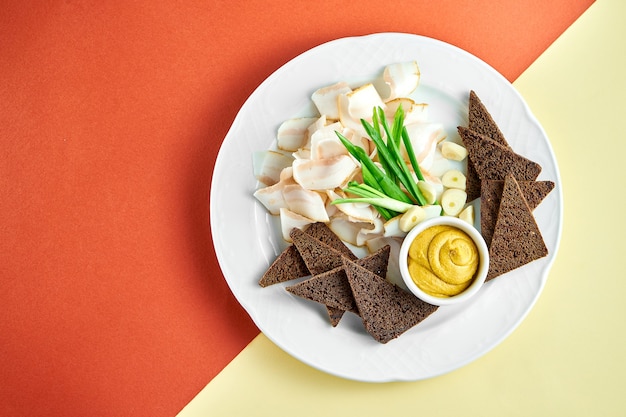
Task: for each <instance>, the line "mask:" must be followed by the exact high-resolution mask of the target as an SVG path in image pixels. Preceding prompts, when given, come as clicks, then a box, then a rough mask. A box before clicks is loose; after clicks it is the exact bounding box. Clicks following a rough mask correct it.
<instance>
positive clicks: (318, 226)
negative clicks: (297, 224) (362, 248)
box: [305, 222, 357, 327]
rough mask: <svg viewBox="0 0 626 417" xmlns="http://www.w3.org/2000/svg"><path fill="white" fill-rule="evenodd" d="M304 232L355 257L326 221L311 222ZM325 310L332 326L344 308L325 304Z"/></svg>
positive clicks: (335, 324)
mask: <svg viewBox="0 0 626 417" xmlns="http://www.w3.org/2000/svg"><path fill="white" fill-rule="evenodd" d="M305 232H306V233H308V234H309V235H311V236H313V237H314V238H316V239H317V240H319V241H321V242H323V243H325V244H327V245H328V246H330V247H331V248H333V249H336V250H337V251H339V252H341V253H342V254H343V255H344V256H347V257H348V258H349V259H357V257H356V255H355V254H354V252H352V251H351V250H350V248H348V247H347V246H346V245H345V243H343V241H342V240H341V239H339V237H338V236H337V235H336V234H335V233H334V232H333V231H332V230H330V228H329V227H328V225H327V224H326V223H322V222H316V223H313V224H311V225H310V226H309V227H307V228H306V230H305ZM326 310H327V311H328V319H329V320H330V323H331V324H332V325H333V327H335V326H337V325H338V324H339V321H340V320H341V318H342V317H343V313H344V310H340V309H337V308H335V307H330V306H326Z"/></svg>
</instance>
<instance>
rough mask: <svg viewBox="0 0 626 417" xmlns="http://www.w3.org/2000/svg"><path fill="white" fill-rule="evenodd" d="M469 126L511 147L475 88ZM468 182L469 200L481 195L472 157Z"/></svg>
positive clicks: (470, 102)
mask: <svg viewBox="0 0 626 417" xmlns="http://www.w3.org/2000/svg"><path fill="white" fill-rule="evenodd" d="M468 119H469V120H468V122H469V123H468V128H469V130H471V131H473V132H476V133H478V134H480V135H484V136H487V137H488V138H489V139H492V140H494V141H496V142H498V143H500V144H501V145H504V146H506V147H509V148H510V146H509V143H508V142H507V140H506V139H505V137H504V135H503V134H502V131H501V130H500V127H499V126H498V124H497V123H496V122H495V120H493V117H492V116H491V113H489V111H488V110H487V108H486V107H485V105H484V104H483V102H482V101H481V100H480V98H478V95H477V94H476V92H474V90H471V91H470V95H469V112H468ZM466 178H467V183H466V187H465V191H466V192H467V201H472V200H474V199H476V198H478V197H480V178H479V177H478V173H477V172H476V168H474V164H473V163H472V160H471V159H469V158H468V159H467V173H466Z"/></svg>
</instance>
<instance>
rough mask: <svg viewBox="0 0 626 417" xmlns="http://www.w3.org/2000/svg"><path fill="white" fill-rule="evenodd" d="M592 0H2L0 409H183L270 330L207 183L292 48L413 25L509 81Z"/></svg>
mask: <svg viewBox="0 0 626 417" xmlns="http://www.w3.org/2000/svg"><path fill="white" fill-rule="evenodd" d="M591 3H592V1H590V0H576V1H574V0H558V1H539V0H537V1H535V0H524V1H502V2H493V1H487V0H482V1H474V2H464V1H453V0H446V1H439V2H423V1H416V2H402V3H389V2H380V1H370V0H365V1H361V2H358V3H356V2H329V1H322V2H315V3H309V4H306V5H304V3H298V4H297V5H296V4H294V3H293V2H284V1H274V2H261V1H257V0H251V1H245V2H244V1H231V2H222V1H213V2H207V1H184V2H176V3H175V2H161V1H157V2H147V1H134V2H123V1H111V2H76V1H41V2H36V3H35V2H33V3H30V4H27V3H25V2H18V1H4V2H2V5H0V103H1V104H0V109H1V111H0V141H1V147H0V193H1V196H2V198H1V200H0V231H1V233H2V238H1V239H0V305H1V306H2V308H1V313H0V314H1V315H0V415H2V416H13V415H16V416H17V415H19V416H25V415H29V416H30V415H33V416H34V415H39V416H44V415H45V416H73V415H90V416H121V415H132V416H144V415H145V416H172V415H175V414H176V413H177V412H178V411H179V410H181V409H182V408H183V407H184V406H185V404H187V403H188V402H189V401H190V400H191V399H192V398H193V397H194V395H195V394H196V393H197V392H198V391H199V390H200V389H202V387H204V386H205V385H206V384H207V382H209V381H210V380H211V379H212V378H213V377H214V376H215V375H216V374H217V373H219V372H220V371H221V370H222V369H223V368H224V366H225V365H227V364H228V363H229V362H230V361H231V360H232V359H233V358H234V356H235V355H237V353H239V352H240V351H241V349H243V348H244V347H245V346H246V345H247V343H249V341H250V340H252V338H253V337H254V336H256V335H257V334H258V329H257V328H256V327H255V326H254V324H253V323H252V321H251V320H250V318H249V317H248V316H247V314H246V313H245V311H243V309H242V308H241V307H240V306H239V305H238V303H237V302H236V300H235V299H234V297H233V296H232V294H231V292H230V290H229V288H228V286H227V284H226V282H225V280H224V278H223V276H222V274H221V272H220V269H219V266H218V264H217V260H216V256H215V253H214V251H213V247H212V242H211V234H210V228H209V212H208V211H209V210H208V207H209V202H208V195H209V186H210V181H211V177H212V168H213V165H214V162H215V159H216V156H217V153H218V150H219V147H220V144H221V141H222V140H223V138H224V136H225V134H226V132H227V130H228V128H229V126H230V123H231V122H232V121H233V119H234V118H235V115H236V114H237V111H238V109H239V107H240V106H241V105H242V104H243V102H244V101H245V100H246V98H247V97H248V96H249V95H250V94H251V93H252V91H253V90H254V89H255V88H256V86H258V85H259V84H260V83H261V82H262V81H263V80H264V79H265V78H266V77H267V76H268V75H270V74H271V73H272V72H273V71H274V70H276V69H278V68H279V67H280V66H281V65H282V64H284V63H285V62H287V61H288V60H290V59H291V58H293V57H295V56H297V55H298V54H300V53H302V52H304V51H306V50H307V49H309V48H311V47H314V46H316V45H319V44H321V43H323V42H326V41H329V40H333V39H336V38H340V37H346V36H356V35H364V34H369V33H375V32H408V33H415V34H420V35H425V36H430V37H433V38H436V39H440V40H443V41H446V42H449V43H451V44H454V45H456V46H458V47H461V48H463V49H465V50H467V51H469V52H471V53H473V54H475V55H477V56H478V57H480V58H482V59H483V60H484V61H486V62H487V63H489V64H490V65H492V66H493V67H495V68H496V69H497V70H498V71H500V72H501V73H502V74H503V75H504V76H505V77H506V78H508V79H509V80H510V81H514V80H515V79H516V78H517V77H518V76H519V75H520V74H521V73H522V72H523V71H524V70H525V69H526V68H527V67H528V66H529V65H530V64H531V63H532V62H533V61H534V60H535V59H536V58H537V57H538V56H539V55H540V54H541V53H542V52H543V51H544V50H545V49H546V48H547V47H548V46H549V45H550V44H551V43H552V42H553V41H554V40H555V39H556V38H557V37H558V36H559V35H560V34H561V33H562V32H563V31H564V30H565V29H566V28H567V27H568V26H569V25H571V24H572V22H573V21H575V20H576V19H577V18H578V17H579V16H580V15H581V14H582V13H583V12H584V11H585V10H586V9H587V8H588V7H589V6H590V5H591ZM242 157H243V158H248V157H249V156H246V155H242Z"/></svg>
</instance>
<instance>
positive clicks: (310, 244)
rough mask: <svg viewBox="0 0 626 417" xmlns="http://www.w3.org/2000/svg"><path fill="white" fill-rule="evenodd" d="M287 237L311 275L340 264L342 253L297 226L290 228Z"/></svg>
mask: <svg viewBox="0 0 626 417" xmlns="http://www.w3.org/2000/svg"><path fill="white" fill-rule="evenodd" d="M289 237H290V238H291V240H292V241H293V244H294V246H295V247H296V249H298V252H299V253H300V256H302V259H303V260H304V263H305V264H306V266H307V268H308V270H309V272H311V275H317V274H321V273H322V272H326V271H328V270H331V269H333V268H336V267H338V266H341V265H342V258H343V255H342V253H341V252H339V251H338V250H336V249H333V248H332V247H330V246H328V245H327V244H325V243H322V242H321V241H319V240H317V239H315V238H314V237H313V236H310V235H309V234H307V233H305V232H303V231H302V230H300V229H298V228H293V229H291V232H289Z"/></svg>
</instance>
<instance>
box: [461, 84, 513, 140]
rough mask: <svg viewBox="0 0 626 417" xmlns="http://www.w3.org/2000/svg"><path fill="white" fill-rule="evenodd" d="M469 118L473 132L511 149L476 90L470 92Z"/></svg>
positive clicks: (469, 125)
mask: <svg viewBox="0 0 626 417" xmlns="http://www.w3.org/2000/svg"><path fill="white" fill-rule="evenodd" d="M468 118H469V120H468V122H469V124H468V127H469V129H470V130H471V131H474V132H476V133H478V134H481V135H484V136H487V137H488V138H489V139H492V140H495V141H496V142H498V143H499V144H501V145H504V146H506V147H507V148H510V146H509V143H508V142H507V140H506V138H505V137H504V135H503V134H502V131H501V130H500V127H499V126H498V124H497V123H496V122H495V120H493V117H492V116H491V113H489V111H488V110H487V108H486V107H485V105H484V104H483V102H482V101H481V100H480V98H478V95H476V92H475V91H474V90H471V91H470V98H469V115H468Z"/></svg>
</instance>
